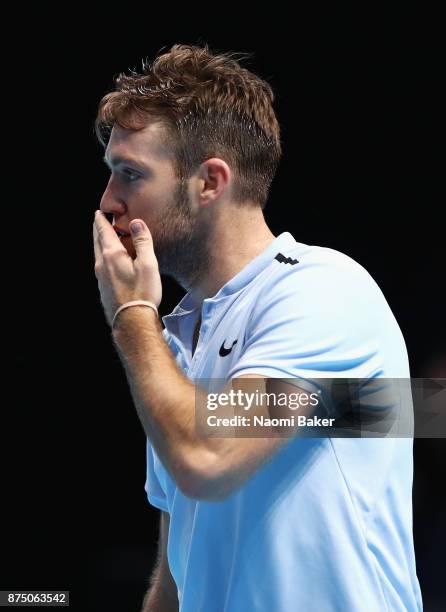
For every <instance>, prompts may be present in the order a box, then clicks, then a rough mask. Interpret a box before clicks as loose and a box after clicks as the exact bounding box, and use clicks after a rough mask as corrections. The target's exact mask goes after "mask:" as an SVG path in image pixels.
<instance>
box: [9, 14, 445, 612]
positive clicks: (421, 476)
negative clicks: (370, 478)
mask: <svg viewBox="0 0 446 612" xmlns="http://www.w3.org/2000/svg"><path fill="white" fill-rule="evenodd" d="M136 17H138V15H136ZM282 17H283V19H282V21H280V20H279V21H278V24H276V23H275V22H274V20H272V21H271V22H269V23H268V27H266V26H265V24H262V25H257V24H256V23H254V22H250V21H246V22H245V23H244V25H243V26H242V25H240V23H239V21H238V19H235V18H234V19H233V21H231V20H230V19H229V20H228V25H227V26H226V27H223V26H221V27H220V29H219V30H218V31H217V30H216V29H215V28H214V27H213V18H211V17H210V18H209V23H208V24H207V26H206V27H201V28H200V27H198V26H196V27H195V28H193V27H190V28H186V27H185V26H184V25H183V26H181V27H180V26H179V25H170V26H166V25H164V26H159V25H158V22H156V23H155V20H153V22H150V20H149V19H148V18H147V21H146V27H141V24H139V27H137V24H135V15H134V14H133V16H132V19H131V20H130V21H129V19H130V18H129V16H128V15H127V16H126V15H120V16H119V19H117V20H116V21H115V23H112V25H109V24H107V25H106V24H105V23H101V22H100V21H99V22H98V24H94V25H93V24H92V23H91V22H90V21H89V19H85V20H80V23H79V26H78V25H77V22H76V27H73V28H72V29H71V30H70V27H69V25H70V19H71V18H70V16H69V15H68V16H66V17H65V18H64V24H63V25H64V27H55V28H46V29H45V30H39V29H37V28H36V29H35V30H33V31H32V33H31V34H30V35H29V37H28V38H27V39H26V43H27V44H28V46H29V50H28V51H27V56H26V58H24V59H23V60H22V62H21V63H20V64H19V65H15V64H14V63H11V64H8V71H9V72H8V74H9V75H10V79H11V83H13V85H12V86H11V87H10V88H9V89H7V91H6V94H5V99H6V101H7V102H8V101H10V104H11V109H12V110H13V112H12V113H11V116H12V117H14V118H15V121H16V122H17V118H19V119H20V121H19V123H20V124H21V125H22V127H23V128H24V130H23V131H24V133H23V135H20V136H17V135H16V134H15V138H14V144H13V145H12V147H11V151H12V153H11V157H12V158H13V160H14V162H16V164H15V163H14V165H16V167H15V170H17V171H18V172H17V173H18V177H17V178H15V179H14V181H15V183H14V190H13V193H14V197H13V198H12V199H13V202H12V205H13V206H10V205H9V202H8V200H9V199H10V197H11V196H6V193H4V200H5V201H4V211H6V212H5V216H4V222H5V223H8V226H7V227H5V230H6V233H7V235H8V239H9V240H10V242H8V243H5V242H4V244H5V245H6V246H5V253H4V255H5V257H7V259H8V262H12V265H6V266H5V269H4V273H5V274H4V283H5V286H6V287H8V288H9V289H10V290H11V291H12V294H13V295H14V296H16V299H15V300H13V302H14V303H13V304H11V303H8V304H7V306H8V309H9V312H12V313H13V317H12V318H11V316H10V314H8V316H7V317H5V318H4V319H3V326H4V332H5V333H4V336H5V338H6V336H7V335H9V333H11V335H12V340H13V350H12V351H11V352H8V355H12V358H11V361H12V363H13V365H14V370H13V374H12V375H11V376H9V375H8V377H7V379H6V380H5V398H8V399H7V401H5V402H4V409H3V411H2V427H1V441H2V442H1V448H2V454H3V457H2V483H3V486H2V496H1V517H2V532H1V543H0V550H1V553H0V562H1V568H0V569H1V572H0V588H2V589H52V590H55V589H65V590H70V592H71V602H72V605H71V607H72V609H76V610H78V609H79V610H96V611H99V610H101V611H102V610H107V611H111V610H121V611H129V612H130V611H133V610H135V611H136V610H139V606H140V604H141V601H142V597H143V594H144V591H145V589H146V585H145V582H146V580H147V578H148V576H149V575H150V573H151V568H152V566H153V562H154V555H155V551H156V544H157V530H158V527H157V526H158V511H157V510H155V509H154V508H151V507H150V506H149V504H148V502H147V500H146V497H145V492H144V482H145V437H144V434H143V431H142V428H141V426H140V424H139V421H138V419H137V416H136V413H135V410H134V408H133V406H132V403H131V400H130V396H129V391H128V389H127V384H126V381H125V378H124V374H123V371H122V368H121V366H120V363H119V360H118V357H117V355H116V354H115V352H114V350H113V348H112V345H111V341H110V334H109V329H108V327H107V326H106V324H105V321H104V318H103V315H102V311H101V307H100V304H99V300H98V292H97V287H96V279H95V277H94V273H93V249H92V242H91V230H92V227H91V226H92V221H93V212H94V210H95V209H96V208H97V207H98V205H99V200H100V196H101V194H102V191H103V189H104V188H105V185H106V180H107V170H106V168H105V166H103V163H102V161H101V157H102V154H103V152H102V150H101V148H100V146H99V145H98V144H97V143H96V141H95V138H94V135H93V121H94V117H95V112H96V108H97V104H98V102H99V100H100V98H101V97H102V95H103V94H104V93H106V92H107V91H109V90H110V89H111V88H112V86H113V76H116V75H117V74H118V73H119V72H120V71H126V70H128V69H129V68H137V69H139V68H140V67H141V59H142V58H145V57H149V58H153V57H154V55H155V54H156V53H157V52H158V50H159V49H160V48H161V47H166V48H167V49H168V48H169V47H170V46H171V45H172V44H173V43H175V42H183V43H202V42H207V43H208V44H209V45H210V46H211V48H212V49H214V50H216V51H219V50H220V51H230V50H234V51H245V52H253V53H254V57H253V59H252V60H250V61H249V62H247V63H246V64H245V65H246V66H247V67H249V68H250V69H251V70H253V71H254V72H256V73H258V74H259V75H260V76H262V77H263V78H265V79H267V80H268V81H269V82H270V84H271V85H272V87H273V89H274V91H275V92H276V95H277V98H276V111H277V114H278V118H279V122H280V124H281V128H282V140H283V149H284V154H283V161H282V163H281V166H280V169H279V171H278V174H277V176H276V178H275V181H274V183H273V187H272V190H271V195H270V199H269V203H268V205H267V208H266V210H265V216H266V218H267V221H268V223H269V225H270V227H271V229H272V231H273V232H274V233H275V234H276V235H277V234H279V233H280V232H283V231H290V232H291V233H292V234H293V235H294V237H295V238H296V240H298V241H300V242H304V243H308V244H319V245H323V246H329V247H331V248H334V249H338V250H340V251H342V252H344V253H347V254H348V255H350V256H351V257H353V258H354V259H355V260H357V261H358V262H360V263H361V264H362V265H363V266H364V267H365V268H366V269H367V270H368V271H369V272H370V274H371V275H372V276H373V277H374V278H375V280H376V281H377V282H378V284H379V285H380V287H381V288H382V290H383V292H384V295H385V296H386V298H387V300H388V302H389V304H390V306H391V308H392V310H393V312H394V314H395V316H396V318H397V320H398V322H399V324H400V327H401V329H402V331H403V334H404V336H405V339H406V343H407V348H408V352H409V358H410V364H411V374H412V376H413V377H422V376H432V377H446V366H445V365H444V364H445V343H444V304H443V303H442V301H441V290H442V287H441V285H442V280H443V277H444V271H443V261H444V238H443V234H442V233H443V231H444V229H443V228H444V226H443V225H442V219H441V211H442V208H443V207H444V190H443V184H442V182H443V181H442V179H443V178H444V172H443V168H442V167H441V166H440V159H441V157H440V144H439V143H440V138H439V136H438V126H439V122H440V116H441V115H440V104H439V93H438V92H439V88H440V75H441V67H440V61H439V43H438V37H437V36H436V34H435V27H434V26H435V17H434V16H432V17H431V18H430V20H427V21H425V20H424V21H422V20H420V21H418V20H417V18H416V17H417V16H412V20H411V21H410V23H409V22H408V21H406V20H405V16H400V17H399V18H398V19H396V20H395V21H389V20H388V19H387V18H383V19H382V20H378V25H377V26H376V27H375V26H370V24H369V23H368V20H367V18H366V19H365V20H363V19H362V20H360V22H358V24H357V25H353V26H352V28H351V29H350V28H345V29H340V28H339V27H338V26H336V27H334V24H333V27H332V28H331V27H330V24H328V26H327V24H326V27H325V29H322V28H321V27H319V23H318V22H317V21H316V22H311V24H310V23H307V24H306V23H300V24H299V26H296V29H293V28H292V27H289V24H287V19H286V16H282ZM30 19H31V18H30ZM136 21H138V19H136ZM339 22H342V19H340V20H339ZM178 23H181V20H180V19H179V18H178V16H177V19H176V24H178ZM220 25H221V24H220ZM367 26H370V27H367ZM17 32H18V34H17V36H18V38H17V45H20V44H22V42H24V41H23V40H22V38H21V32H20V28H18V29H17ZM30 42H31V44H30V45H29V43H30ZM27 48H28V47H27ZM15 79H17V85H15ZM5 123H8V122H7V121H6V122H5ZM13 123H14V122H13ZM4 127H7V126H6V125H5V126H4ZM8 180H9V178H8ZM8 212H10V214H9V215H8V214H7V213H8ZM9 271H11V272H12V274H11V279H10V278H9V274H7V273H8V272H9ZM164 280H165V282H164V297H163V302H162V304H161V307H160V312H161V314H162V315H164V314H166V313H168V312H170V311H171V309H172V308H173V307H174V306H175V304H176V303H177V302H178V301H179V299H180V298H181V297H182V295H183V291H182V290H181V289H180V288H179V287H178V286H176V285H175V283H174V282H173V281H171V280H169V279H164ZM7 296H8V294H7V295H6V297H7ZM7 302H9V300H8V299H7ZM5 348H6V344H5ZM6 350H8V349H6ZM445 450H446V445H445V441H444V440H443V439H435V440H434V439H431V440H417V441H416V442H415V480H414V534H415V546H416V554H417V568H418V576H419V579H420V583H421V587H422V592H423V596H424V601H425V609H426V610H428V611H430V610H432V611H435V610H440V609H441V605H442V604H443V605H444V603H445V588H444V584H443V582H442V581H443V575H442V574H441V573H440V572H441V564H442V562H443V555H442V553H443V550H444V544H445V542H444V527H443V524H442V522H441V519H442V518H443V517H444V510H445V503H444V484H443V483H444V460H445Z"/></svg>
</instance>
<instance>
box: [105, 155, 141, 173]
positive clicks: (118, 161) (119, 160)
mask: <svg viewBox="0 0 446 612" xmlns="http://www.w3.org/2000/svg"><path fill="white" fill-rule="evenodd" d="M102 159H103V161H104V162H105V164H106V165H107V166H108V167H109V168H116V167H117V166H121V165H124V164H130V165H131V166H136V167H137V168H139V169H140V170H146V171H150V168H149V167H148V166H146V164H144V163H142V162H140V161H138V160H136V159H132V158H131V157H119V156H118V157H112V158H111V159H110V160H109V159H108V158H107V156H106V155H104V157H103V158H102Z"/></svg>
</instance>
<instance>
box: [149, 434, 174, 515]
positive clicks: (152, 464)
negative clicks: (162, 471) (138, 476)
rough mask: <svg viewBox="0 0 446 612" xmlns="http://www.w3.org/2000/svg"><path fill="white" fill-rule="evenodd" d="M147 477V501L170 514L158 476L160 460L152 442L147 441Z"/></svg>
mask: <svg viewBox="0 0 446 612" xmlns="http://www.w3.org/2000/svg"><path fill="white" fill-rule="evenodd" d="M146 452H147V477H146V483H145V486H144V489H145V491H146V493H147V499H148V500H149V503H150V504H151V505H152V506H155V508H159V509H160V510H163V511H164V512H169V508H168V504H167V496H166V492H165V491H164V489H163V487H162V486H161V482H160V478H159V476H158V474H157V471H158V470H159V460H158V459H157V457H156V456H155V454H154V450H153V448H152V445H151V444H150V441H149V440H148V439H147V451H146Z"/></svg>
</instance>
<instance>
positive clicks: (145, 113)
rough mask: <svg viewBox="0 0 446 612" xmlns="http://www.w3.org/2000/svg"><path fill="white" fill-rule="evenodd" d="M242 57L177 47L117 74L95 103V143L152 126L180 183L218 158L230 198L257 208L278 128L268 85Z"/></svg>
mask: <svg viewBox="0 0 446 612" xmlns="http://www.w3.org/2000/svg"><path fill="white" fill-rule="evenodd" d="M246 55H247V54H236V53H221V54H214V53H211V52H210V51H209V48H208V46H207V45H205V46H204V47H198V46H192V45H178V44H177V45H173V47H172V48H171V49H170V51H169V52H168V53H164V54H163V55H158V56H157V57H156V59H155V60H154V62H153V63H146V62H144V61H143V64H142V68H143V72H142V74H138V73H137V72H135V71H130V74H129V75H125V74H124V73H121V74H119V75H118V76H117V77H116V78H115V85H116V88H115V91H112V92H111V93H108V94H107V95H105V96H104V97H103V98H102V100H101V101H100V103H99V109H98V115H97V117H96V121H95V132H96V135H97V137H98V139H99V141H100V142H101V143H102V144H103V145H104V146H106V143H107V141H108V138H109V137H110V132H111V129H112V127H113V125H114V124H115V123H116V124H117V125H119V126H121V127H123V128H131V129H140V128H143V127H144V126H145V125H147V123H148V120H149V119H152V118H153V119H156V120H160V121H162V122H163V124H164V125H165V127H166V135H167V138H168V140H167V142H168V144H169V146H170V147H171V148H172V152H173V160H174V165H175V168H176V172H177V175H178V177H179V178H180V179H181V180H185V179H187V178H188V177H190V176H191V174H192V173H193V172H194V171H195V170H196V169H197V168H198V166H199V165H200V164H201V163H202V162H203V161H204V160H206V159H209V158H210V157H220V158H221V159H224V160H225V161H226V162H227V163H228V165H229V166H230V167H231V169H232V171H233V172H234V189H233V199H234V200H235V201H236V202H253V203H255V204H257V205H260V206H261V207H262V208H263V207H264V206H265V204H266V200H267V197H268V190H269V187H270V185H271V182H272V180H273V178H274V175H275V173H276V170H277V166H278V163H279V161H280V157H281V154H282V150H281V144H280V128H279V124H278V121H277V118H276V115H275V113H274V110H273V108H272V102H273V100H274V94H273V91H272V89H271V87H270V85H269V84H268V83H267V82H266V81H264V80H262V79H261V78H259V77H258V76H256V75H255V74H253V73H252V72H250V71H249V70H247V69H246V68H242V67H241V66H240V64H239V61H237V60H238V59H240V58H242V57H243V56H245V57H246Z"/></svg>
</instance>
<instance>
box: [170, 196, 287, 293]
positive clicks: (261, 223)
mask: <svg viewBox="0 0 446 612" xmlns="http://www.w3.org/2000/svg"><path fill="white" fill-rule="evenodd" d="M210 227H212V230H211V231H210V233H209V243H208V259H207V265H206V267H205V268H204V269H203V272H202V273H201V274H200V276H199V277H198V278H196V279H194V281H193V282H192V283H190V284H189V283H187V282H186V283H184V282H183V283H182V284H183V286H184V288H185V289H186V290H187V291H188V292H189V293H190V294H191V296H192V298H193V300H194V302H195V303H196V304H198V305H201V303H202V301H203V300H204V299H205V298H208V297H212V296H213V295H215V294H216V293H217V292H218V291H219V289H221V287H223V285H225V284H226V283H227V282H228V281H230V280H231V279H232V278H234V276H236V274H238V273H239V272H240V271H241V270H242V269H243V268H244V267H245V266H246V265H247V264H248V263H249V262H251V261H252V260H253V259H255V258H256V257H257V256H258V255H260V253H262V252H263V251H264V250H265V249H266V248H267V247H268V246H269V245H270V244H271V242H272V241H273V240H274V238H275V236H274V234H273V233H272V232H271V230H270V229H269V227H268V226H267V224H266V222H265V219H264V216H263V211H262V210H261V209H260V208H254V207H240V206H238V205H228V206H225V207H224V209H223V210H222V211H221V213H220V214H219V216H218V219H216V220H215V219H214V220H213V222H212V224H210Z"/></svg>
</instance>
